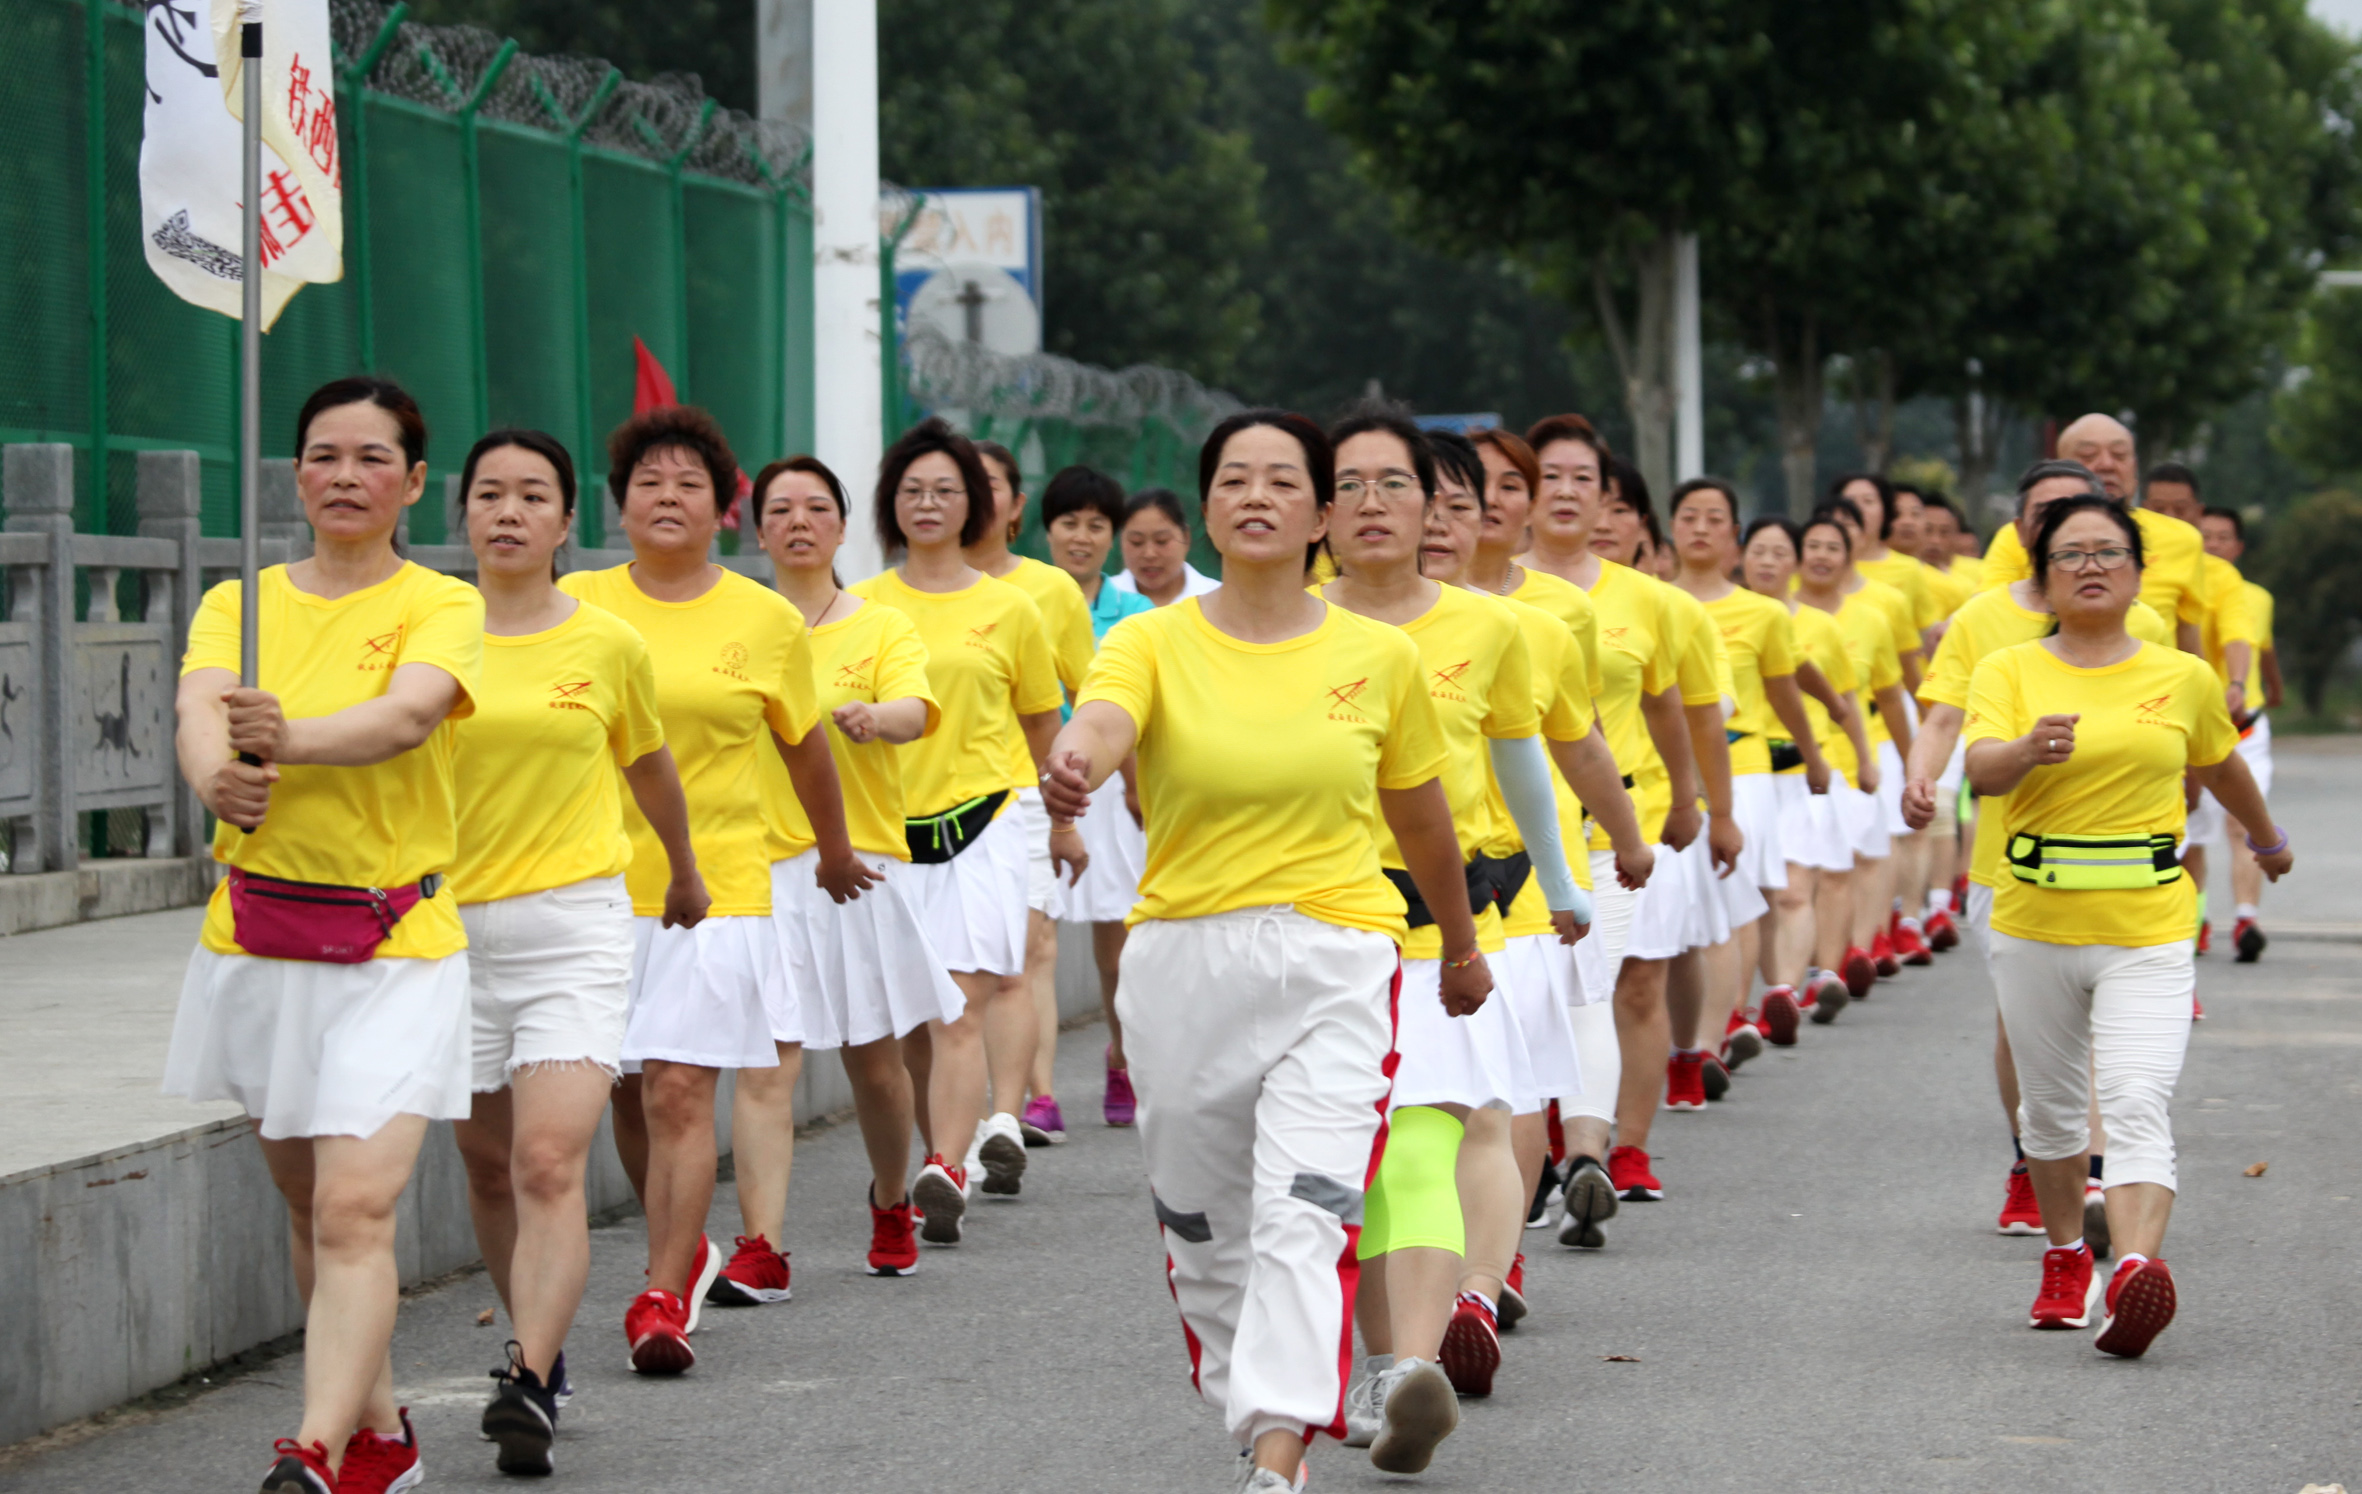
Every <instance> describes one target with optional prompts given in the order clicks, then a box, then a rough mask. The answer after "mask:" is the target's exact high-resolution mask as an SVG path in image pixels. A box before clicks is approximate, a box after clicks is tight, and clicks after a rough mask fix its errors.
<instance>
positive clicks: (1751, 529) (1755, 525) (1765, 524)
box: [1739, 514, 1804, 556]
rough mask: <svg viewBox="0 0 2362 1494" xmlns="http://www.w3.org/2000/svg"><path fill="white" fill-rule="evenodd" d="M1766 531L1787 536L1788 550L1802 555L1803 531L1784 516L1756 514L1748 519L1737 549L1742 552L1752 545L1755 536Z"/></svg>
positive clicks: (1793, 521) (1794, 522)
mask: <svg viewBox="0 0 2362 1494" xmlns="http://www.w3.org/2000/svg"><path fill="white" fill-rule="evenodd" d="M1766 529H1777V530H1778V531H1780V533H1782V534H1784V535H1786V536H1788V548H1789V549H1791V550H1794V551H1795V552H1796V553H1797V554H1798V555H1799V556H1801V555H1803V554H1804V531H1803V530H1801V529H1798V528H1797V527H1796V521H1795V520H1793V519H1791V518H1789V517H1788V516H1787V515H1786V514H1757V515H1756V516H1755V517H1754V518H1752V519H1749V520H1748V521H1747V528H1746V532H1745V533H1743V534H1741V535H1740V536H1739V548H1740V549H1741V550H1744V549H1746V548H1747V547H1748V546H1749V545H1752V544H1754V543H1755V536H1757V535H1759V534H1761V533H1763V531H1765V530H1766Z"/></svg>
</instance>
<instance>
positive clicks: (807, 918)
mask: <svg viewBox="0 0 2362 1494" xmlns="http://www.w3.org/2000/svg"><path fill="white" fill-rule="evenodd" d="M861 860H862V862H863V863H864V864H865V865H867V866H868V867H869V868H870V869H871V870H873V871H875V872H877V873H879V874H880V875H881V876H882V877H884V879H885V880H884V881H882V882H880V883H878V884H877V885H876V886H874V887H872V888H870V889H869V890H868V891H867V892H864V893H862V894H861V896H859V897H857V898H855V899H853V900H852V901H851V902H847V903H840V902H838V901H836V900H835V899H834V898H832V897H830V896H829V895H828V894H827V893H826V892H824V891H822V890H821V888H820V885H819V884H818V882H816V881H815V880H814V878H813V872H814V870H815V869H816V868H817V867H818V866H819V864H820V852H819V851H818V850H810V851H806V852H804V854H802V855H801V856H796V857H792V858H790V859H788V860H786V861H774V862H772V863H771V920H772V922H773V923H774V924H776V925H777V926H778V929H779V948H780V957H781V958H782V959H783V960H785V961H786V962H787V964H788V966H789V970H790V976H791V978H792V979H793V980H794V983H795V986H796V989H797V990H798V991H799V992H800V993H802V994H803V996H804V997H805V1001H804V1030H805V1032H806V1033H807V1036H806V1037H805V1039H804V1046H805V1047H807V1048H843V1047H855V1048H858V1047H860V1046H861V1045H862V1044H864V1043H874V1042H876V1041H878V1040H879V1039H880V1038H889V1037H901V1036H902V1035H903V1034H905V1033H907V1032H910V1031H911V1030H912V1029H914V1028H916V1027H919V1026H921V1025H922V1024H924V1023H927V1022H953V1021H957V1020H958V1019H959V1015H960V1013H961V1012H963V1011H965V1010H967V999H966V998H965V997H963V996H961V995H960V988H959V987H958V986H957V985H955V984H953V982H952V979H951V974H950V971H949V969H948V968H947V967H946V966H945V965H944V963H943V961H942V959H941V958H940V957H939V956H937V954H936V953H935V946H934V944H933V942H932V941H930V940H929V939H928V938H927V930H926V926H925V925H924V924H923V923H921V922H920V920H919V914H918V910H917V909H916V908H914V907H912V906H911V903H910V897H909V893H908V886H909V879H910V871H911V867H910V864H909V863H908V862H905V861H896V860H894V859H893V858H892V857H888V856H872V855H868V854H866V853H864V854H863V856H862V858H861Z"/></svg>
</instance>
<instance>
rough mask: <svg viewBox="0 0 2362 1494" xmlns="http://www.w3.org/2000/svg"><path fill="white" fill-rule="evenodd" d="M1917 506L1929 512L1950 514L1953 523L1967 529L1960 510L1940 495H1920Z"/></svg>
mask: <svg viewBox="0 0 2362 1494" xmlns="http://www.w3.org/2000/svg"><path fill="white" fill-rule="evenodd" d="M1919 504H1920V506H1921V507H1922V508H1925V509H1927V510H1929V511H1930V512H1938V513H1947V514H1950V515H1951V516H1952V522H1953V523H1955V524H1958V525H1959V526H1960V527H1961V528H1963V529H1966V528H1967V527H1968V521H1967V520H1966V519H1963V518H1961V517H1960V510H1959V509H1958V508H1957V507H1955V506H1954V505H1953V502H1952V500H1951V499H1949V498H1947V497H1945V496H1944V495H1943V494H1941V493H1922V494H1920V495H1919Z"/></svg>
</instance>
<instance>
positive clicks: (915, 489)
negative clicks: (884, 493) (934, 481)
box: [894, 482, 968, 508]
mask: <svg viewBox="0 0 2362 1494" xmlns="http://www.w3.org/2000/svg"><path fill="white" fill-rule="evenodd" d="M894 496H895V497H897V498H902V499H906V500H908V501H909V502H911V503H914V504H923V503H927V502H929V501H932V502H934V503H935V504H937V505H939V506H941V507H945V508H948V507H950V506H951V505H952V504H954V503H957V502H959V501H960V500H962V499H964V498H966V497H967V496H968V490H967V489H966V488H961V487H952V486H950V485H949V484H945V485H943V486H941V487H933V488H930V487H927V486H925V485H924V484H922V483H915V482H906V483H904V484H903V485H902V486H901V487H899V488H896V489H895V490H894Z"/></svg>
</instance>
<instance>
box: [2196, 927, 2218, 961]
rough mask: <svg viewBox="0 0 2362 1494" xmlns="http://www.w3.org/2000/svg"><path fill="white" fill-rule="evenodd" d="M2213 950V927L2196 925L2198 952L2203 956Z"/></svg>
mask: <svg viewBox="0 0 2362 1494" xmlns="http://www.w3.org/2000/svg"><path fill="white" fill-rule="evenodd" d="M2213 948H2214V925H2213V924H2211V923H2202V924H2200V925H2198V952H2199V953H2200V954H2205V953H2206V952H2207V951H2209V950H2211V949H2213Z"/></svg>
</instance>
